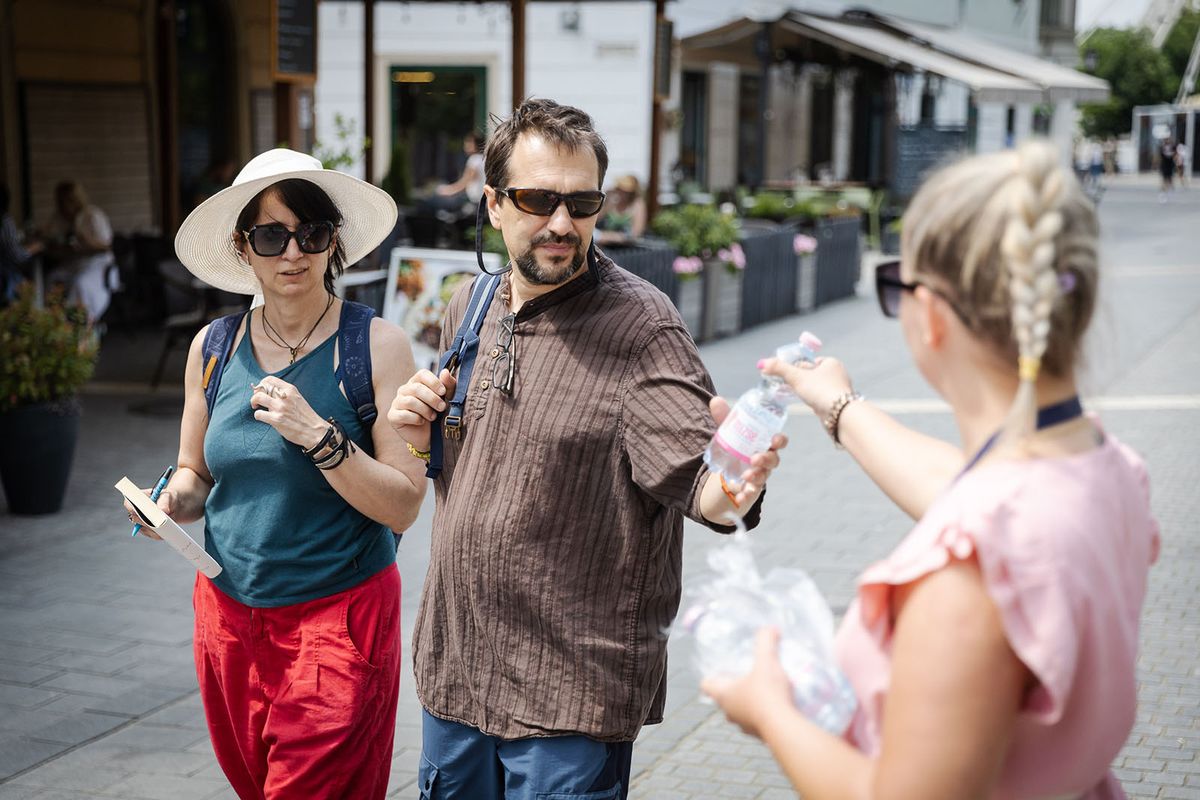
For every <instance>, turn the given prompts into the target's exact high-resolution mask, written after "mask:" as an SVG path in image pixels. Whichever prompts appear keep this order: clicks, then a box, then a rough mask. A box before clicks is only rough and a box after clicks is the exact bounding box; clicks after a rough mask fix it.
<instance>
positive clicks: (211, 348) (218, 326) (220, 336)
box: [200, 311, 246, 419]
mask: <svg viewBox="0 0 1200 800" xmlns="http://www.w3.org/2000/svg"><path fill="white" fill-rule="evenodd" d="M245 316H246V312H245V311H235V312H234V313H232V314H227V315H226V316H224V317H219V318H218V319H214V320H213V321H212V322H210V323H209V324H208V333H206V334H204V346H203V348H201V351H200V353H201V359H200V363H201V364H203V365H204V372H203V373H202V374H201V378H200V386H201V388H203V389H204V402H205V404H206V405H207V406H208V417H209V419H212V411H213V405H214V404H215V403H216V402H217V387H218V386H220V385H221V373H222V372H224V371H225V363H226V362H227V361H229V351H230V350H232V349H233V339H234V335H235V334H236V333H237V329H238V326H239V325H241V324H242V318H243V317H245Z"/></svg>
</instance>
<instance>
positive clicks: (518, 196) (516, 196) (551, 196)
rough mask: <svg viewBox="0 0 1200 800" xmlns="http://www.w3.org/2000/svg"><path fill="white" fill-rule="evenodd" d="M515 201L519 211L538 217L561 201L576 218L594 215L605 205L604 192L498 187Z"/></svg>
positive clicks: (552, 210)
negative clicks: (565, 192) (569, 191)
mask: <svg viewBox="0 0 1200 800" xmlns="http://www.w3.org/2000/svg"><path fill="white" fill-rule="evenodd" d="M497 191H498V192H499V193H500V194H502V195H504V196H505V197H508V198H509V199H510V200H512V201H513V205H514V206H516V207H517V209H518V210H519V211H524V212H525V213H526V214H533V215H534V216H538V217H548V216H550V215H551V214H553V213H554V211H555V209H557V208H558V204H559V203H566V204H567V213H568V214H570V215H571V216H572V217H574V218H575V219H584V218H586V217H594V216H595V215H596V214H599V213H600V209H601V208H603V207H604V192H599V191H595V192H571V193H570V194H562V193H561V192H552V191H550V190H549V189H497Z"/></svg>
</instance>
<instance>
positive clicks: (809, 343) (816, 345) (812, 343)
mask: <svg viewBox="0 0 1200 800" xmlns="http://www.w3.org/2000/svg"><path fill="white" fill-rule="evenodd" d="M800 344H802V345H804V346H805V347H807V348H808V349H809V350H812V351H814V352H816V351H817V350H820V349H821V340H820V339H818V338H817V337H816V334H814V333H813V332H812V331H805V332H804V333H802V334H800Z"/></svg>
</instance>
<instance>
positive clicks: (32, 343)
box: [0, 285, 98, 411]
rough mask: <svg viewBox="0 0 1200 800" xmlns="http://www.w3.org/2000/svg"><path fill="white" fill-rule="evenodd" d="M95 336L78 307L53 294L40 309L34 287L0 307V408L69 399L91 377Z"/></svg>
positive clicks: (95, 348) (8, 408)
mask: <svg viewBox="0 0 1200 800" xmlns="http://www.w3.org/2000/svg"><path fill="white" fill-rule="evenodd" d="M97 349H98V348H97V343H96V337H95V334H94V333H93V331H92V329H91V327H90V326H89V325H88V322H87V312H86V311H84V310H83V308H82V307H80V306H75V305H67V304H65V303H64V302H63V298H62V293H61V292H54V293H52V294H51V295H50V297H49V298H47V302H46V305H45V307H44V308H39V307H38V306H37V305H36V303H34V296H33V287H32V286H31V285H26V286H24V287H22V289H21V292H20V294H18V296H17V299H16V300H15V301H13V302H12V303H11V304H10V305H9V306H7V307H6V308H0V411H10V410H12V409H14V408H17V407H19V406H26V405H32V404H34V403H46V402H53V401H61V400H67V399H70V398H73V397H74V396H75V395H76V394H78V392H79V389H80V388H81V387H82V386H83V385H84V384H85V383H87V381H88V379H89V378H91V377H92V371H93V370H94V369H95V366H96V353H97Z"/></svg>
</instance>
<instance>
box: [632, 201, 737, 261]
mask: <svg viewBox="0 0 1200 800" xmlns="http://www.w3.org/2000/svg"><path fill="white" fill-rule="evenodd" d="M650 227H651V229H652V230H653V231H654V232H655V233H656V234H658V235H659V236H661V237H662V238H664V239H666V240H667V241H668V242H669V243H670V245H671V247H673V248H674V249H675V252H676V253H678V254H679V255H681V256H688V257H690V256H700V257H701V258H712V257H714V256H716V254H717V253H718V252H719V251H721V250H725V249H728V248H729V247H730V246H731V245H733V244H734V243H735V242H737V240H738V226H737V219H736V218H735V217H733V216H732V215H730V214H723V213H721V212H720V211H719V210H718V209H716V208H715V207H713V206H700V205H685V206H678V207H676V208H669V209H666V210H664V211H660V212H659V213H658V215H657V216H656V217H655V218H654V221H653V222H652V223H651V226H650Z"/></svg>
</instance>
